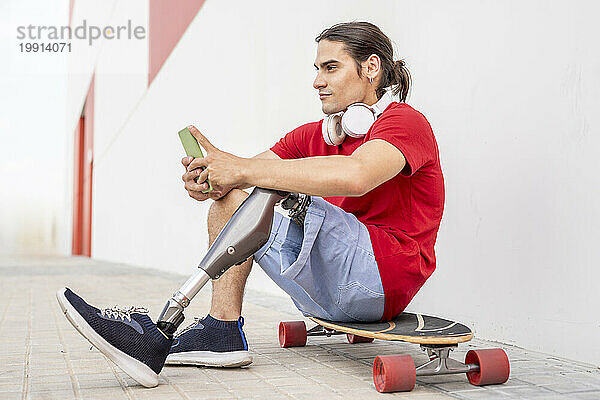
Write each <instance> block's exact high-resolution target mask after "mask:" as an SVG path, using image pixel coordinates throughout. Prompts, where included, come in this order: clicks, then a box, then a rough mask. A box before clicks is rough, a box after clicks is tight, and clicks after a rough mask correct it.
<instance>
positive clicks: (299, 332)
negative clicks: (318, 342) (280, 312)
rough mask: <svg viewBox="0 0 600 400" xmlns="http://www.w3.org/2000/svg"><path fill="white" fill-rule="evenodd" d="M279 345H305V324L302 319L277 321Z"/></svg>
mask: <svg viewBox="0 0 600 400" xmlns="http://www.w3.org/2000/svg"><path fill="white" fill-rule="evenodd" d="M279 345H280V346H281V347H302V346H304V345H306V324H305V323H304V321H281V322H280V323H279Z"/></svg>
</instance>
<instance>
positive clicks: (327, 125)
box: [322, 114, 346, 146]
mask: <svg viewBox="0 0 600 400" xmlns="http://www.w3.org/2000/svg"><path fill="white" fill-rule="evenodd" d="M322 133H323V140H324V141H325V143H327V144H328V145H330V146H338V145H340V144H342V142H343V141H344V138H345V137H346V134H345V133H344V130H343V129H342V116H341V115H339V114H332V115H329V116H327V118H325V119H323V125H322Z"/></svg>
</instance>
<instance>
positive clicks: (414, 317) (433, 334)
mask: <svg viewBox="0 0 600 400" xmlns="http://www.w3.org/2000/svg"><path fill="white" fill-rule="evenodd" d="M309 318H310V319H311V320H312V321H313V322H315V323H316V324H319V325H321V326H323V327H324V328H326V329H332V330H334V331H337V332H343V333H348V334H352V335H356V336H362V337H367V338H373V339H383V340H398V341H402V342H409V343H420V344H458V343H463V342H468V341H469V340H471V339H473V332H471V330H470V329H469V328H468V327H466V326H465V325H463V324H460V323H458V322H455V321H450V320H447V319H443V318H438V317H432V316H429V315H423V314H412V313H402V314H400V315H399V316H398V317H396V318H394V319H393V320H392V321H389V322H367V323H365V322H334V321H327V320H322V319H319V318H315V317H309Z"/></svg>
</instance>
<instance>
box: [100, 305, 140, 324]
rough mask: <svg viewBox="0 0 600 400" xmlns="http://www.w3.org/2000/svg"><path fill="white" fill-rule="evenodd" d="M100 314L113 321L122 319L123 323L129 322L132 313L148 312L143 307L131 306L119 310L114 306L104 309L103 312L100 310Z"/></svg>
mask: <svg viewBox="0 0 600 400" xmlns="http://www.w3.org/2000/svg"><path fill="white" fill-rule="evenodd" d="M100 313H101V314H102V316H104V317H108V318H114V319H122V320H123V321H125V320H128V321H131V314H132V313H139V314H148V310H147V309H146V308H144V307H135V306H131V307H129V308H127V309H125V308H121V307H119V306H114V307H112V308H105V309H104V310H100Z"/></svg>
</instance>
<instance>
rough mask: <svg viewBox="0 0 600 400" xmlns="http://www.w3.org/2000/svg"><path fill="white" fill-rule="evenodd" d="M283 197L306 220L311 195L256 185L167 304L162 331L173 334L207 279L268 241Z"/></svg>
mask: <svg viewBox="0 0 600 400" xmlns="http://www.w3.org/2000/svg"><path fill="white" fill-rule="evenodd" d="M282 200H283V203H282V207H283V208H284V209H289V210H290V216H291V217H292V219H293V220H294V221H295V222H296V223H300V222H302V223H303V222H304V215H305V214H306V209H307V208H308V205H309V204H310V196H307V195H304V194H298V193H288V192H282V191H277V190H270V189H263V188H259V187H255V188H254V190H253V191H252V193H251V194H250V195H249V196H248V197H247V198H246V200H244V202H243V203H242V204H241V205H240V206H239V207H238V209H237V210H236V211H235V213H234V214H233V216H232V217H231V218H230V219H229V221H228V222H227V224H226V225H225V226H224V227H223V229H222V230H221V233H219V235H218V236H217V238H216V239H215V241H214V242H213V244H212V245H211V246H210V248H209V249H208V252H207V253H206V255H205V256H204V258H203V259H202V261H200V265H198V268H199V269H198V271H197V272H196V273H195V274H194V275H192V276H191V277H190V278H189V279H188V280H187V281H186V282H185V283H184V284H183V286H182V287H181V288H179V290H178V291H176V292H175V294H173V297H171V299H169V301H168V302H167V304H165V307H164V308H163V310H162V312H161V314H160V316H159V317H158V321H157V323H156V324H157V326H158V328H159V329H160V330H161V331H163V332H164V333H165V334H166V335H168V336H169V337H171V336H172V335H173V334H174V333H175V331H176V330H177V327H179V325H180V324H181V323H182V322H183V320H184V318H185V317H184V316H183V309H184V308H186V307H187V306H188V305H189V304H190V301H192V299H193V298H194V296H196V294H198V292H199V291H200V289H202V287H203V286H204V285H205V284H206V282H208V281H209V280H210V279H218V278H219V277H220V276H221V275H223V273H225V271H227V270H228V269H229V267H231V266H233V265H240V264H242V263H243V262H244V261H246V260H247V259H248V257H250V256H252V255H253V254H254V253H255V252H256V251H257V250H258V249H260V248H261V247H262V246H263V245H264V244H265V243H266V242H267V240H268V239H269V235H270V234H271V225H272V223H273V213H274V212H275V211H274V208H275V205H277V204H278V203H279V202H280V201H282Z"/></svg>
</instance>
